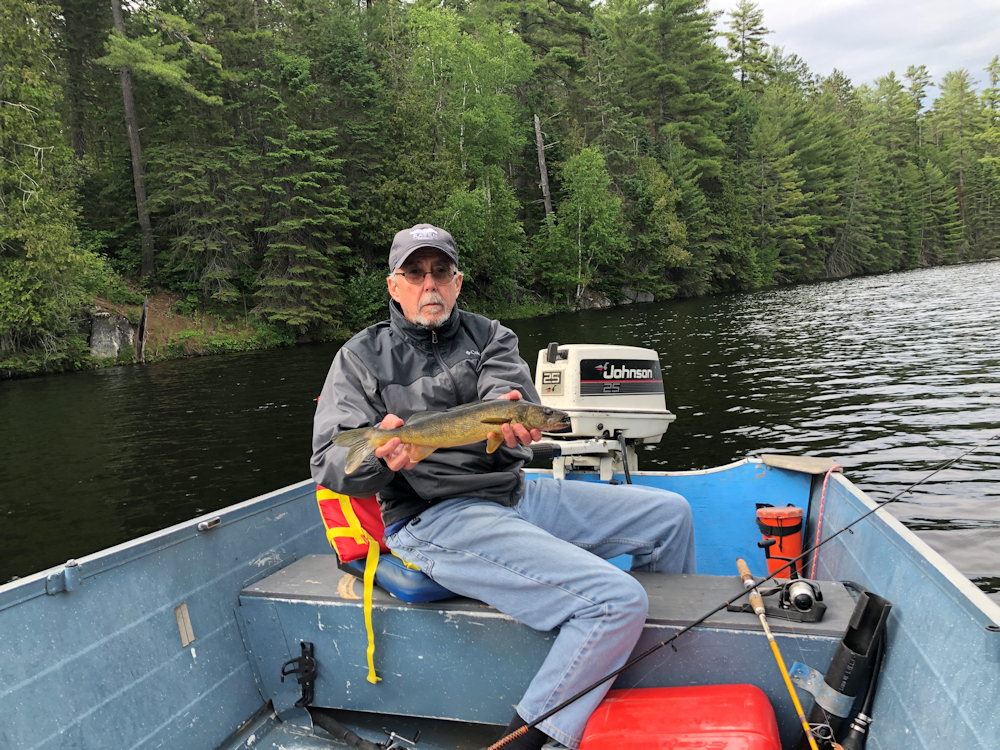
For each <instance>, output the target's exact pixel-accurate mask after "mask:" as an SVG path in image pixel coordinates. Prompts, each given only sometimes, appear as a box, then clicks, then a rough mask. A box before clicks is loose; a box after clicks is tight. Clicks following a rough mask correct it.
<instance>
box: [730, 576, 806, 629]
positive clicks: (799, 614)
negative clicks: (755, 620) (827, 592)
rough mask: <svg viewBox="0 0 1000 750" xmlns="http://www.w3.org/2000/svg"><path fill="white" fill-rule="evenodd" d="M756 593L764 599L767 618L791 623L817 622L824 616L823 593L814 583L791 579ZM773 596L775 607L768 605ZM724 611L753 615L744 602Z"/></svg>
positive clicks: (731, 605)
mask: <svg viewBox="0 0 1000 750" xmlns="http://www.w3.org/2000/svg"><path fill="white" fill-rule="evenodd" d="M757 591H758V592H759V593H760V595H761V597H762V598H763V599H764V614H765V615H766V616H767V617H777V618H780V619H783V620H791V621H792V622H819V621H820V620H822V619H823V615H824V614H826V605H825V604H824V603H823V592H822V590H821V589H820V587H819V584H818V583H817V582H816V581H810V580H807V579H805V578H793V579H791V580H790V581H785V582H784V583H782V584H781V585H780V586H775V587H773V588H768V589H763V588H762V589H757ZM775 596H777V597H778V601H777V606H774V604H769V603H768V599H769V598H771V597H775ZM772 602H773V599H772ZM726 609H727V610H728V611H730V612H750V613H751V614H753V607H751V606H750V604H748V603H746V602H744V603H742V604H730V605H729V606H728V607H726Z"/></svg>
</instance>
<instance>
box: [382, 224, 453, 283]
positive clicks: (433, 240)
mask: <svg viewBox="0 0 1000 750" xmlns="http://www.w3.org/2000/svg"><path fill="white" fill-rule="evenodd" d="M422 247H432V248H434V249H435V250H440V251H441V252H443V253H444V254H445V255H447V256H448V257H449V258H451V262H452V263H454V264H455V266H456V267H458V250H456V249H455V240H453V239H452V238H451V235H450V234H448V232H446V231H444V230H443V229H438V228H437V227H435V226H432V225H430V224H417V225H416V226H414V227H410V228H409V229H404V230H403V231H401V232H396V236H395V237H393V238H392V247H391V248H390V249H389V270H390V271H395V270H396V269H397V268H399V267H400V266H401V265H403V262H404V261H405V260H406V259H407V258H409V257H410V253H412V252H413V251H414V250H419V249H420V248H422Z"/></svg>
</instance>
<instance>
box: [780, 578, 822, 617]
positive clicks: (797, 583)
mask: <svg viewBox="0 0 1000 750" xmlns="http://www.w3.org/2000/svg"><path fill="white" fill-rule="evenodd" d="M822 601H823V592H822V591H820V588H819V584H818V583H816V582H815V581H809V580H806V579H805V578H793V579H792V580H791V581H788V582H787V583H785V584H784V585H783V586H782V587H781V590H780V591H779V592H778V606H779V607H781V608H782V609H794V610H795V611H797V612H811V611H812V609H813V607H814V606H816V604H817V602H822ZM823 609H826V605H825V604H824V605H823Z"/></svg>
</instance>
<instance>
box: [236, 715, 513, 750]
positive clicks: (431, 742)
mask: <svg viewBox="0 0 1000 750" xmlns="http://www.w3.org/2000/svg"><path fill="white" fill-rule="evenodd" d="M326 710H327V711H328V712H329V714H330V715H331V716H332V717H333V718H335V719H336V720H337V721H339V722H340V723H342V724H343V725H344V726H347V727H349V728H350V729H351V730H353V731H354V732H357V734H358V735H360V736H361V737H363V738H364V739H366V740H370V741H372V742H385V741H386V740H387V739H388V734H387V732H386V731H385V730H391V731H393V732H396V733H397V734H399V735H400V736H402V737H404V738H407V739H411V740H412V739H413V737H414V736H415V735H416V733H417V731H418V730H419V732H420V744H419V747H420V749H421V750H479V749H480V748H484V747H488V746H489V745H490V744H492V743H493V742H495V741H496V740H498V739H499V738H500V735H501V733H502V731H503V727H499V726H490V725H487V724H465V723H459V722H451V721H440V720H434V719H420V718H413V717H409V716H386V715H381V714H368V713H361V712H357V711H337V710H331V709H326ZM303 719H304V721H305V715H304V714H303ZM304 721H303V723H302V724H298V723H289V722H283V721H281V720H280V719H278V717H277V716H275V714H274V712H273V711H271V710H267V711H266V712H264V713H263V714H260V715H258V716H256V717H254V719H252V720H251V721H249V722H247V724H246V725H245V726H244V727H243V728H242V729H241V730H240V731H239V732H237V733H236V735H235V736H234V737H233V738H232V739H231V741H230V742H229V743H227V744H225V745H223V746H222V748H220V749H219V750H261V749H263V750H341V748H348V750H350V749H349V746H348V745H346V744H344V743H343V742H340V741H338V740H335V739H334V738H333V737H332V736H330V735H329V734H327V733H326V732H325V731H324V730H323V729H320V728H319V727H317V728H316V729H315V731H314V730H313V729H311V728H310V727H308V726H306V725H305V723H304Z"/></svg>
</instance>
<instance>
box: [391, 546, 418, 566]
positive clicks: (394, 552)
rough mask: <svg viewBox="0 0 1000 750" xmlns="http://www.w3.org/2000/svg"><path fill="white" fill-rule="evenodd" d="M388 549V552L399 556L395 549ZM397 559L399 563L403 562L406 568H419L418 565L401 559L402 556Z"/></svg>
mask: <svg viewBox="0 0 1000 750" xmlns="http://www.w3.org/2000/svg"><path fill="white" fill-rule="evenodd" d="M389 551H390V552H391V553H392V554H393V555H395V556H396V557H399V555H396V551H395V550H389ZM399 561H400V562H401V563H403V565H405V566H406V567H407V568H409V569H410V570H420V566H419V565H414V564H413V563H408V562H406V560H404V559H403V558H402V557H399Z"/></svg>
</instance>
